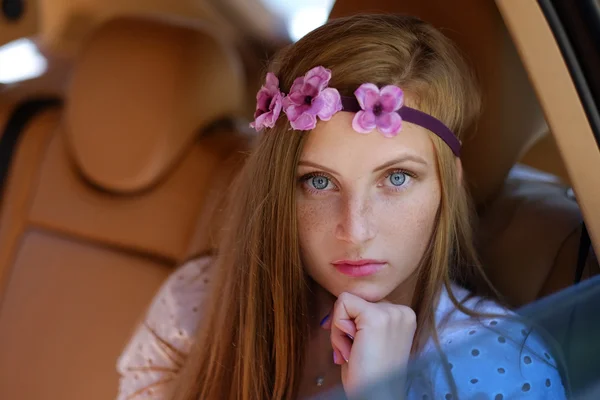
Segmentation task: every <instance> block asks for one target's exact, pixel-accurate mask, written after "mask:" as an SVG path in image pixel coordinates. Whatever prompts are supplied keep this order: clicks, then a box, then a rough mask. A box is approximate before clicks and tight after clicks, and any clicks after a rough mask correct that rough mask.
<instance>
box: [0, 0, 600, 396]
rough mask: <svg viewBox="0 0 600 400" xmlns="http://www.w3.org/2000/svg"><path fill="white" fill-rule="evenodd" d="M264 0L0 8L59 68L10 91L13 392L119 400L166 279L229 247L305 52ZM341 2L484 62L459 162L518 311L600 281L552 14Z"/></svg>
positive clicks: (596, 160) (2, 114)
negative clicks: (288, 48)
mask: <svg viewBox="0 0 600 400" xmlns="http://www.w3.org/2000/svg"><path fill="white" fill-rule="evenodd" d="M268 3H273V1H271V2H263V1H261V0H248V1H238V0H227V1H219V0H193V1H192V0H177V1H169V2H167V1H165V0H152V1H145V2H142V1H136V0H122V1H119V2H117V1H104V2H100V1H97V0H77V1H74V2H71V3H68V2H56V1H50V0H37V1H33V0H29V1H28V0H19V1H3V2H2V5H3V7H2V12H3V14H0V46H4V47H5V46H7V45H9V44H11V43H14V42H15V41H19V40H22V39H28V40H29V41H30V42H31V43H33V45H34V46H35V48H36V49H37V51H38V52H39V56H40V57H42V58H43V59H44V60H46V64H47V65H46V68H45V71H44V72H43V73H42V74H41V75H39V76H37V77H34V78H30V79H27V80H23V81H20V82H16V83H0V154H1V155H2V157H1V160H0V177H1V178H2V179H1V180H0V182H1V185H2V186H1V189H2V196H1V197H0V205H1V207H0V398H2V399H15V400H16V399H42V398H43V399H48V400H52V399H57V400H58V399H60V400H76V399H83V398H85V399H88V400H96V399H98V400H100V399H102V400H104V399H108V398H114V397H115V395H116V390H117V383H118V376H117V373H116V370H115V363H116V359H117V357H118V356H119V354H120V353H121V351H122V350H123V348H124V346H125V344H126V343H127V341H128V339H129V337H130V335H131V333H132V332H133V330H134V328H135V327H136V324H137V323H138V321H139V320H140V318H141V317H142V316H143V313H144V311H145V309H146V307H147V306H148V304H149V302H150V300H151V299H152V297H153V295H154V294H155V292H156V291H157V289H158V287H159V286H160V285H161V283H162V282H163V281H164V280H165V278H166V277H167V276H168V275H169V274H170V273H171V272H172V271H173V270H174V269H175V268H177V266H178V265H180V264H181V263H182V262H184V261H185V260H186V259H189V258H191V257H194V256H196V255H198V254H201V253H206V252H211V251H215V250H216V247H217V242H218V235H219V229H220V218H221V214H220V212H221V211H222V209H223V204H224V199H225V197H226V194H227V190H228V185H229V184H230V183H231V182H232V180H233V177H234V176H235V173H236V171H238V170H239V168H240V167H241V166H242V165H243V161H244V157H245V155H246V154H247V153H248V152H249V151H251V146H252V140H253V139H254V138H255V136H256V133H254V132H253V131H252V130H250V129H249V128H248V122H249V121H250V119H251V118H252V113H253V112H254V100H255V99H254V98H255V93H256V90H257V88H258V87H260V85H261V83H262V76H263V75H262V74H263V71H264V66H265V65H266V62H267V60H268V57H269V55H271V54H272V53H273V52H274V51H275V50H277V49H278V48H280V47H282V46H285V45H286V44H288V43H290V41H291V39H290V38H289V37H288V35H287V34H286V32H285V29H284V25H285V24H284V23H283V22H282V18H280V16H278V15H277V13H276V12H275V11H273V10H271V9H269V7H268V6H267V4H268ZM325 3H327V2H325ZM329 3H332V8H331V10H330V13H329V18H337V17H342V16H347V15H351V14H353V13H358V12H394V13H406V14H412V15H416V16H418V17H421V18H423V19H425V20H427V21H429V22H431V23H433V24H434V25H435V26H437V27H439V28H441V29H442V31H443V32H444V33H446V34H447V35H448V36H449V37H450V38H452V39H453V40H454V41H455V42H456V43H457V44H458V45H459V47H460V49H461V51H463V52H464V54H465V55H466V57H467V58H468V59H469V61H470V62H471V63H472V64H473V65H474V67H475V69H476V71H477V75H478V78H479V80H480V83H481V86H482V88H483V91H484V102H485V106H484V113H483V115H482V118H481V120H480V122H479V123H478V124H477V126H476V127H475V128H474V129H473V131H472V132H471V134H470V137H469V139H468V140H467V141H465V143H464V150H463V152H464V153H463V154H464V156H463V164H464V167H465V175H466V179H467V182H468V184H469V188H470V191H471V193H472V195H473V199H474V206H475V210H476V212H477V215H478V218H479V223H478V226H477V230H476V233H477V235H476V240H477V247H478V249H479V251H480V256H481V259H482V263H483V265H484V266H485V268H486V271H487V273H488V274H489V277H490V279H491V281H492V282H493V284H494V285H495V286H496V288H497V289H498V290H499V291H500V293H501V294H502V295H503V296H504V298H505V300H506V301H507V302H508V303H509V304H510V305H511V306H514V307H520V306H524V305H527V304H530V303H532V302H535V301H537V300H539V299H542V298H544V297H545V296H548V295H551V294H555V293H558V292H560V291H561V290H563V289H566V288H569V287H571V286H572V285H573V284H574V281H575V278H576V266H577V264H578V262H580V263H582V265H583V266H582V268H583V269H582V274H581V276H582V280H586V279H589V278H592V277H593V276H596V275H598V274H599V273H600V268H599V267H598V262H597V259H596V256H595V254H596V253H597V251H598V250H600V247H599V246H600V215H598V214H599V213H600V204H599V203H600V193H599V191H600V186H598V185H597V184H596V182H597V178H595V176H594V175H595V174H594V173H593V171H597V170H598V167H599V166H600V153H599V152H598V143H597V141H596V139H595V137H594V132H593V131H592V126H591V125H590V123H589V121H588V118H587V117H586V113H585V110H584V105H583V104H582V101H581V100H580V97H579V95H578V92H577V88H576V85H575V84H574V81H573V79H572V78H571V75H570V74H569V69H568V65H567V63H565V61H564V59H563V56H562V54H561V50H560V47H559V44H557V42H556V40H555V38H554V36H553V34H552V32H551V29H550V27H549V24H548V21H547V20H546V18H545V17H544V14H543V12H542V11H543V10H542V8H541V6H540V5H539V4H538V2H536V1H528V0H527V1H525V0H496V1H481V0H455V1H453V2H448V1H444V0H427V1H425V0H419V1H416V0H371V1H364V0H337V1H335V2H334V3H333V2H329ZM328 11H329V10H328ZM0 49H1V47H0ZM3 63H6V61H5V59H4V58H3V59H0V71H2V64H3ZM5 65H6V64H5ZM0 82H1V81H0ZM584 218H585V228H584V225H583V222H584ZM588 233H589V237H590V238H591V239H590V240H591V244H590V243H584V244H583V245H582V243H583V242H582V238H583V237H585V236H587V235H588ZM582 247H584V250H585V252H584V253H586V256H585V257H583V259H582V257H581V256H580V253H581V252H582ZM594 247H595V249H596V251H594Z"/></svg>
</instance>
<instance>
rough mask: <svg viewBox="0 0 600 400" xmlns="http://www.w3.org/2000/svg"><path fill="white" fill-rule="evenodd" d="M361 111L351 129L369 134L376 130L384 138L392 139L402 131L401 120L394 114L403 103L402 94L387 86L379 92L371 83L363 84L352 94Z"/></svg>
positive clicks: (395, 87) (399, 90)
mask: <svg viewBox="0 0 600 400" xmlns="http://www.w3.org/2000/svg"><path fill="white" fill-rule="evenodd" d="M354 95H355V96H356V99H357V100H358V104H360V108H362V111H359V112H357V113H356V115H355V116H354V119H353V120H352V128H354V130H355V131H357V132H359V133H370V132H371V131H372V130H373V129H375V128H377V129H378V130H379V132H381V133H382V134H383V136H386V137H394V136H396V135H397V134H398V132H400V130H401V129H402V118H401V117H400V115H399V114H398V113H397V112H396V111H398V110H399V109H400V107H402V105H403V103H404V92H403V91H402V89H400V88H399V87H397V86H393V85H388V86H385V87H383V88H382V89H381V90H380V89H379V88H378V87H377V86H375V85H374V84H372V83H363V84H362V85H360V86H359V88H358V89H356V91H355V92H354Z"/></svg>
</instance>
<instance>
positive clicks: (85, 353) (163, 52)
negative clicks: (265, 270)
mask: <svg viewBox="0 0 600 400" xmlns="http://www.w3.org/2000/svg"><path fill="white" fill-rule="evenodd" d="M243 85H244V82H243V77H242V76H241V74H240V68H239V65H238V60H237V58H236V56H235V54H233V53H232V52H231V51H230V50H229V49H228V47H227V45H226V44H224V43H221V42H220V41H219V40H217V39H216V38H215V37H214V36H213V35H211V34H210V33H209V32H207V31H201V30H198V29H196V28H192V27H190V26H177V25H173V24H168V23H166V22H162V21H158V20H150V19H138V18H131V17H127V18H120V19H117V20H113V21H110V22H108V23H107V24H105V25H103V26H102V27H100V28H99V29H98V30H97V31H96V32H95V33H94V34H93V35H92V36H91V38H90V39H89V41H88V42H87V44H86V45H85V46H84V49H83V51H82V52H81V54H80V55H79V57H78V59H77V60H76V63H75V67H74V72H73V76H72V79H71V82H70V87H69V91H68V93H67V96H66V99H65V107H64V108H63V109H53V110H48V111H47V112H44V113H43V114H41V115H39V116H38V117H37V118H36V119H35V120H34V121H32V122H31V123H30V124H29V125H28V127H27V128H26V130H25V131H24V132H23V134H22V138H21V142H20V144H19V146H18V147H17V149H16V150H15V152H14V154H13V161H12V166H11V170H10V178H9V181H8V183H7V186H6V187H5V192H4V199H3V203H2V211H1V213H0V300H1V302H0V398H2V399H42V398H43V399H49V400H51V399H56V400H58V399H60V400H70V399H73V400H75V399H77V400H79V399H89V400H94V399H98V400H100V399H102V400H105V399H108V398H114V397H115V395H116V389H117V382H118V376H117V374H116V372H115V362H116V359H117V358H118V356H119V354H120V353H121V351H122V349H123V347H124V345H125V344H126V342H127V340H128V339H129V337H130V335H131V332H132V331H133V329H134V327H135V325H136V322H137V320H138V318H139V317H140V316H141V315H142V314H143V311H144V309H145V307H146V306H147V304H148V303H149V301H150V299H151V298H152V296H153V295H154V293H155V291H156V290H157V288H158V287H159V285H160V284H161V283H162V281H163V280H164V278H165V277H166V276H167V275H168V274H169V273H170V272H171V271H172V268H173V267H175V266H176V265H178V264H179V263H180V262H182V261H183V260H184V259H186V258H187V257H188V255H189V252H190V251H191V249H193V250H194V251H209V250H210V249H211V247H212V243H211V242H210V241H209V239H210V235H208V234H207V233H206V232H204V233H199V232H196V230H197V227H198V220H199V219H200V218H202V217H204V218H206V216H207V215H211V214H213V212H212V211H211V210H208V209H207V207H208V205H209V204H211V203H214V201H211V200H210V199H208V196H209V194H210V193H213V192H216V193H219V194H220V193H222V192H224V191H226V190H227V182H223V181H222V180H220V179H221V177H223V176H224V174H225V176H227V174H226V173H225V171H228V170H230V169H232V168H236V167H237V165H238V163H236V162H233V161H232V160H236V159H238V158H240V157H243V154H244V153H243V152H244V151H245V150H246V149H247V146H248V142H249V139H250V137H249V135H248V134H246V133H243V132H240V131H238V130H237V129H235V128H234V127H233V126H227V125H225V126H224V127H221V128H219V125H214V122H215V121H219V120H223V119H225V118H230V117H232V116H235V115H236V114H237V113H238V110H239V107H241V103H242V97H243V89H242V88H243ZM211 126H212V128H211ZM213 206H214V204H213ZM201 227H202V228H203V229H207V230H208V229H209V228H211V229H218V221H215V220H211V225H210V226H206V224H205V225H201Z"/></svg>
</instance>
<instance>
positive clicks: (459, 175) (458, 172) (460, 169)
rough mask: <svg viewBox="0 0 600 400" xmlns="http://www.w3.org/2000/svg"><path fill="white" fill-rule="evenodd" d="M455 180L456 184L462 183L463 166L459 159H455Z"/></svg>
mask: <svg viewBox="0 0 600 400" xmlns="http://www.w3.org/2000/svg"><path fill="white" fill-rule="evenodd" d="M455 162H456V178H457V179H458V184H459V185H460V184H462V183H463V166H462V162H461V161H460V158H458V157H456V161H455Z"/></svg>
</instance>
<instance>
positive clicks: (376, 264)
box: [331, 259, 387, 277]
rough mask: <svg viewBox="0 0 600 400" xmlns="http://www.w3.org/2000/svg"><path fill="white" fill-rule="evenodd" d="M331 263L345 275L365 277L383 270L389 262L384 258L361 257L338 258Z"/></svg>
mask: <svg viewBox="0 0 600 400" xmlns="http://www.w3.org/2000/svg"><path fill="white" fill-rule="evenodd" d="M331 264H332V265H333V266H334V267H335V269H337V270H338V271H339V272H341V273H342V274H344V275H348V276H352V277H364V276H369V275H373V274H376V273H377V272H379V271H381V270H382V269H383V268H384V267H385V266H386V265H387V262H386V261H382V260H371V259H361V260H338V261H334V262H332V263H331Z"/></svg>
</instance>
